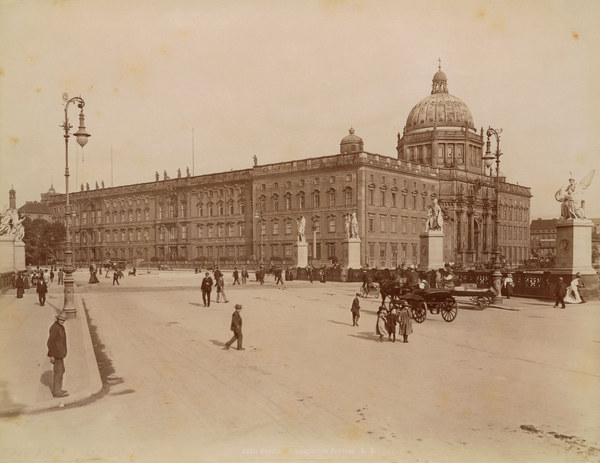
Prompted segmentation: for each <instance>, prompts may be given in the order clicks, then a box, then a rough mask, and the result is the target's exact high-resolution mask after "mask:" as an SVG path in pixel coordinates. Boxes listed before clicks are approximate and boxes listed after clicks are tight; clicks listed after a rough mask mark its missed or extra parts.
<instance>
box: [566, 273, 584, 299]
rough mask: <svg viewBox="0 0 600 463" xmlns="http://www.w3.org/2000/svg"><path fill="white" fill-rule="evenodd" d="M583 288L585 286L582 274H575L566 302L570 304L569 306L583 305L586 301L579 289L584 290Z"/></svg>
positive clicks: (568, 289)
mask: <svg viewBox="0 0 600 463" xmlns="http://www.w3.org/2000/svg"><path fill="white" fill-rule="evenodd" d="M583 286H584V284H583V281H582V279H581V273H577V274H575V278H573V280H571V284H570V285H569V287H568V288H567V296H566V297H565V302H568V303H569V304H583V303H584V302H585V301H584V300H583V297H581V293H580V292H579V288H583Z"/></svg>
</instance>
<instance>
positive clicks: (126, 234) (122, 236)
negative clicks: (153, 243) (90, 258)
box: [73, 229, 150, 244]
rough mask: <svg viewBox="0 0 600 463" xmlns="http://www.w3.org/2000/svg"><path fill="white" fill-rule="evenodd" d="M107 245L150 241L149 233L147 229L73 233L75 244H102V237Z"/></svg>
mask: <svg viewBox="0 0 600 463" xmlns="http://www.w3.org/2000/svg"><path fill="white" fill-rule="evenodd" d="M103 236H104V239H105V241H106V242H107V243H110V242H114V243H116V242H133V241H142V240H143V241H150V231H149V230H148V229H144V230H141V229H137V230H105V231H104V232H102V231H96V230H93V231H91V232H89V233H88V232H87V231H82V232H75V233H74V234H73V239H74V241H75V243H76V244H79V243H82V244H88V242H89V243H102V237H103Z"/></svg>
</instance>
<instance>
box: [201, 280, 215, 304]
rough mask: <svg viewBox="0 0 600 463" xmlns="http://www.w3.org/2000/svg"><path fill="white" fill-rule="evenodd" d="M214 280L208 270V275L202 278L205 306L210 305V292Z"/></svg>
mask: <svg viewBox="0 0 600 463" xmlns="http://www.w3.org/2000/svg"><path fill="white" fill-rule="evenodd" d="M212 286H213V281H212V278H211V277H210V273H208V272H206V276H205V277H204V278H203V279H202V284H201V285H200V289H201V290H202V302H204V307H210V292H211V291H212Z"/></svg>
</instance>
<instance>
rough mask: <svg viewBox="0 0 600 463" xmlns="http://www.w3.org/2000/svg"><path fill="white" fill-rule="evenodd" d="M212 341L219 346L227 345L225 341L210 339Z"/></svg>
mask: <svg viewBox="0 0 600 463" xmlns="http://www.w3.org/2000/svg"><path fill="white" fill-rule="evenodd" d="M210 342H212V343H213V344H214V345H215V346H217V347H225V343H224V342H223V341H217V340H216V339H210Z"/></svg>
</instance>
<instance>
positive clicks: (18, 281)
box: [15, 273, 25, 299]
mask: <svg viewBox="0 0 600 463" xmlns="http://www.w3.org/2000/svg"><path fill="white" fill-rule="evenodd" d="M15 287H16V288H17V299H21V298H22V297H23V293H24V292H25V283H24V282H23V276H22V275H21V274H20V273H18V274H17V276H16V278H15Z"/></svg>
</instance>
